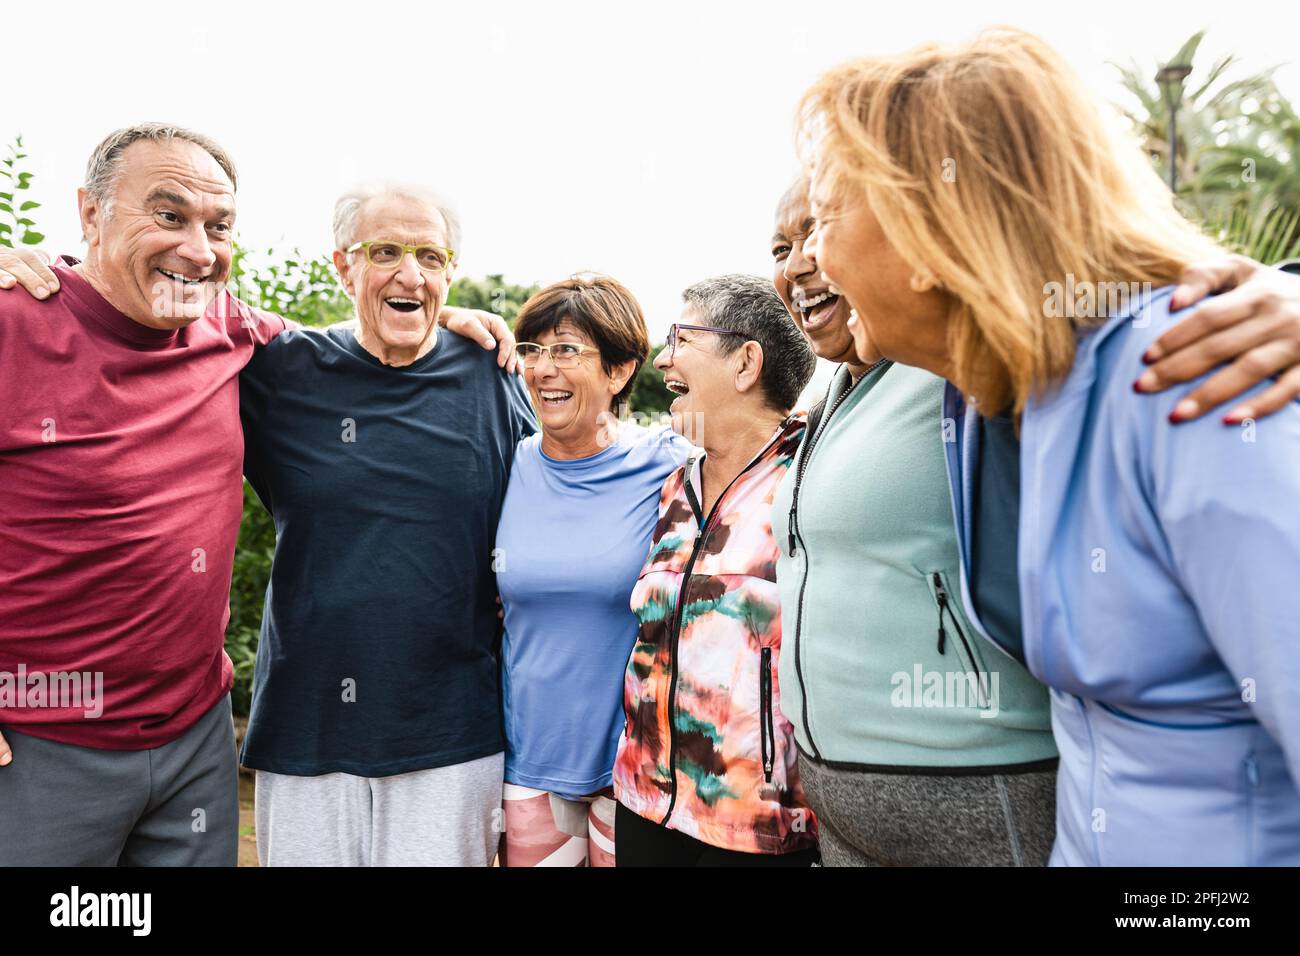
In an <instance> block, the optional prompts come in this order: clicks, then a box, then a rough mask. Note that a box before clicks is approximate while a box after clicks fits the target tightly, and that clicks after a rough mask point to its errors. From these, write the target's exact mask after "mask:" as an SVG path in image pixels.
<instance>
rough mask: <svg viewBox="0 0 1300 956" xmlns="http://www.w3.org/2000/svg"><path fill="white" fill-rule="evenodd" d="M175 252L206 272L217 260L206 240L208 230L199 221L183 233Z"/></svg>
mask: <svg viewBox="0 0 1300 956" xmlns="http://www.w3.org/2000/svg"><path fill="white" fill-rule="evenodd" d="M176 254H177V255H178V256H180V257H181V258H182V259H184V260H186V261H187V262H192V263H194V265H195V266H196V267H197V268H199V269H200V270H202V271H203V272H207V271H208V270H209V269H211V268H212V266H213V265H214V264H215V263H216V261H217V254H216V253H215V252H213V251H212V244H211V243H210V242H208V230H207V228H206V227H205V226H204V225H203V224H202V223H200V222H196V223H194V224H193V225H192V226H191V227H190V228H189V229H188V230H187V231H186V233H185V239H184V241H183V242H182V243H181V244H180V245H179V246H178V247H177V248H176Z"/></svg>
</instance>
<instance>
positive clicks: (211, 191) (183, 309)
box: [77, 140, 235, 329]
mask: <svg viewBox="0 0 1300 956" xmlns="http://www.w3.org/2000/svg"><path fill="white" fill-rule="evenodd" d="M119 162H120V163H121V169H122V172H121V175H120V176H119V177H118V179H117V181H116V183H115V184H114V185H113V187H112V188H113V193H112V199H111V201H110V202H109V203H108V204H107V208H105V207H104V206H103V205H102V204H101V203H100V202H99V201H98V200H97V199H96V198H95V197H94V196H92V195H91V194H90V193H89V192H88V191H87V190H85V189H82V190H79V191H78V193H77V200H78V205H79V207H80V212H81V226H82V231H83V232H84V234H85V236H86V243H87V246H88V252H87V254H86V262H85V265H84V267H83V271H84V273H85V276H86V278H87V280H88V281H89V282H90V283H91V285H92V286H94V287H95V288H96V289H97V290H98V291H99V292H100V293H101V294H102V295H103V296H104V297H105V298H106V299H108V301H109V302H110V303H111V304H112V305H113V306H114V307H115V308H116V309H117V310H118V311H119V312H121V313H122V314H123V315H126V316H127V317H129V318H131V319H133V320H135V321H136V322H139V323H140V324H141V325H145V326H148V327H150V328H155V329H177V328H181V327H183V326H186V325H189V324H190V323H191V322H193V321H194V320H195V319H197V318H199V317H200V316H201V315H203V313H204V311H205V310H206V309H207V307H208V305H209V303H211V302H212V300H213V299H214V298H215V297H216V295H217V294H218V293H219V292H220V291H221V288H222V286H224V285H225V282H226V279H227V278H228V277H229V275H230V263H231V257H232V254H233V247H232V234H233V229H234V221H235V195H234V186H233V184H232V183H231V182H230V177H228V176H227V175H226V173H225V171H224V170H223V169H222V168H221V166H220V165H219V164H218V163H217V161H216V160H215V159H213V158H212V156H211V155H210V154H209V153H208V152H207V150H205V149H203V148H202V147H201V146H198V145H196V144H194V143H190V142H186V141H184V140H171V141H152V140H141V141H139V142H135V143H132V144H131V145H130V146H128V147H126V148H125V149H124V150H122V154H121V156H120V157H119Z"/></svg>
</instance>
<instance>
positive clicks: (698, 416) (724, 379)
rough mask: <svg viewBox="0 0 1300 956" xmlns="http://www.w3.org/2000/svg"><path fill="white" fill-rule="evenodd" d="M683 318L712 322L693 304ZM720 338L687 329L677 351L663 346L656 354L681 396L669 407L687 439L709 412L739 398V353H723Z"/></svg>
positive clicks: (690, 321)
mask: <svg viewBox="0 0 1300 956" xmlns="http://www.w3.org/2000/svg"><path fill="white" fill-rule="evenodd" d="M680 321H681V323H682V324H683V325H708V324H709V323H708V322H705V321H704V320H703V317H702V316H701V315H700V312H699V310H698V309H697V308H696V307H695V306H693V305H688V306H686V307H685V308H684V309H683V310H682V317H681V320H680ZM719 338H720V336H719V335H718V333H716V332H700V331H698V330H695V329H687V330H685V331H683V332H679V333H678V336H677V348H676V350H675V351H674V350H673V349H663V350H662V351H660V353H659V354H658V356H656V357H655V361H654V366H655V368H657V369H658V370H659V371H661V372H663V375H664V384H665V385H666V386H667V387H668V390H669V391H670V392H674V393H675V394H676V395H677V398H675V399H673V403H672V404H671V405H669V406H668V411H669V412H671V413H672V420H673V430H674V431H675V432H677V433H678V434H679V435H684V436H686V437H687V438H692V436H697V435H698V430H697V427H696V425H695V423H696V422H699V421H702V416H704V414H705V413H706V412H709V413H712V412H714V411H716V410H718V409H722V408H725V407H727V406H728V405H729V404H731V403H733V402H734V401H735V399H736V387H735V377H736V376H735V369H734V365H735V362H734V361H733V360H734V359H735V358H736V353H733V354H731V355H722V354H721V353H720V352H719V349H718V339H719ZM694 440H698V438H696V439H694Z"/></svg>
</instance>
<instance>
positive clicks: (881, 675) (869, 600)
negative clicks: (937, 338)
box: [772, 362, 1056, 773]
mask: <svg viewBox="0 0 1300 956" xmlns="http://www.w3.org/2000/svg"><path fill="white" fill-rule="evenodd" d="M943 390H944V383H943V380H942V379H939V378H937V377H936V376H934V375H931V374H930V373H929V372H925V371H922V370H920V369H914V368H909V367H908V366H905V365H894V364H892V363H889V362H886V363H884V364H883V365H881V366H880V367H878V368H876V369H874V370H872V371H871V372H869V373H868V374H866V375H865V376H863V377H862V379H860V380H859V381H858V382H857V384H856V385H851V382H850V378H849V375H848V370H847V369H846V368H841V369H840V370H839V371H838V372H837V373H836V375H835V378H834V380H833V381H832V383H831V387H830V391H829V393H828V395H827V399H826V408H825V411H824V413H823V415H822V419H821V422H820V424H819V426H818V429H817V432H816V434H810V435H807V436H805V438H804V440H803V443H802V444H801V446H800V448H799V453H798V456H797V457H796V459H795V463H794V466H793V467H792V468H791V469H790V470H789V472H788V473H787V474H786V476H785V478H784V480H783V481H782V482H781V485H780V487H779V488H778V489H777V492H776V495H775V498H774V500H773V505H772V530H773V533H774V534H775V536H776V540H777V542H778V544H780V545H781V555H780V558H779V559H778V562H777V584H778V586H779V589H780V596H781V630H782V634H783V635H784V646H783V648H782V653H781V659H780V664H779V677H780V682H781V692H782V702H781V708H782V711H783V712H784V713H785V715H786V716H787V717H788V718H789V720H790V721H791V722H792V723H793V724H794V730H795V740H796V742H797V743H798V745H799V748H800V750H802V751H803V753H804V754H805V755H807V756H809V757H812V758H814V759H816V760H820V761H823V762H826V763H829V764H832V765H835V766H842V767H844V768H846V769H859V770H868V771H883V772H898V771H908V770H912V771H915V772H919V773H926V772H930V773H934V772H945V771H946V772H955V773H1005V772H1013V771H1015V770H1028V769H1046V768H1048V767H1050V766H1051V761H1052V760H1054V758H1055V757H1056V746H1055V744H1054V742H1053V740H1052V729H1051V718H1050V711H1049V705H1048V695H1047V690H1046V688H1045V687H1043V685H1042V684H1040V683H1038V681H1036V680H1035V679H1034V678H1033V677H1032V676H1031V675H1030V674H1029V672H1028V671H1026V670H1025V668H1024V667H1023V666H1022V665H1021V664H1020V663H1019V662H1018V661H1016V660H1014V659H1013V658H1011V657H1009V656H1008V655H1007V654H1005V653H1004V652H1003V651H1002V650H1001V649H1000V648H998V647H997V646H996V645H995V644H993V643H992V642H990V641H987V640H985V639H984V638H982V637H980V636H979V635H978V634H977V632H976V631H975V629H974V628H973V627H971V625H970V623H969V621H968V620H967V618H966V615H965V613H964V611H963V609H962V606H961V604H962V600H961V578H960V575H959V572H958V561H959V557H958V551H957V540H956V531H955V526H954V523H953V515H952V504H951V497H950V495H949V491H948V477H947V471H946V467H945V463H944V439H945V432H944V428H943V419H942V407H943ZM949 431H950V437H949V440H951V430H949ZM796 497H797V502H796Z"/></svg>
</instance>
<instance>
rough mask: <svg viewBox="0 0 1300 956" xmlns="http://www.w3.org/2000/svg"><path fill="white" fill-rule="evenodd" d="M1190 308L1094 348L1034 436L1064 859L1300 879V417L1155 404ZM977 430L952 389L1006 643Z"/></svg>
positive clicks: (1027, 530)
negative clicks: (1144, 382)
mask: <svg viewBox="0 0 1300 956" xmlns="http://www.w3.org/2000/svg"><path fill="white" fill-rule="evenodd" d="M1169 293H1170V290H1169V289H1163V290H1159V291H1157V292H1156V293H1154V294H1153V295H1152V296H1150V298H1149V300H1148V301H1147V302H1145V303H1139V304H1138V305H1137V306H1136V307H1135V310H1134V314H1135V315H1136V316H1137V318H1136V319H1133V318H1130V317H1129V316H1117V317H1112V318H1111V319H1110V320H1109V321H1108V322H1107V323H1106V325H1104V326H1103V327H1102V328H1100V329H1099V330H1098V331H1095V332H1092V333H1089V334H1088V335H1087V336H1086V337H1084V338H1083V339H1082V340H1081V341H1080V344H1079V349H1078V355H1077V358H1076V360H1075V364H1074V369H1073V371H1072V372H1071V374H1070V376H1069V378H1068V379H1067V380H1066V381H1065V382H1064V384H1063V385H1062V386H1061V387H1060V388H1059V389H1058V390H1055V391H1053V392H1051V393H1049V394H1047V395H1045V396H1043V397H1042V398H1041V399H1040V400H1037V401H1034V402H1031V403H1030V405H1029V407H1028V408H1027V410H1026V412H1025V415H1024V418H1023V421H1022V428H1021V460H1020V476H1021V502H1020V529H1019V578H1020V593H1021V610H1022V613H1023V620H1024V627H1023V642H1024V644H1023V654H1024V658H1025V661H1026V663H1027V664H1028V666H1029V669H1030V671H1031V672H1032V673H1033V674H1034V675H1035V676H1037V677H1038V678H1039V679H1040V680H1042V681H1043V682H1044V683H1046V684H1047V685H1048V686H1049V687H1050V688H1051V689H1052V690H1051V694H1052V728H1053V732H1054V734H1055V736H1056V744H1057V747H1058V748H1059V750H1060V754H1061V763H1060V770H1059V776H1058V781H1057V817H1056V827H1057V833H1056V845H1055V847H1054V849H1053V852H1052V863H1053V864H1054V865H1106V866H1112V865H1116V866H1144V865H1198V866H1220V865H1221V866H1253V865H1285V866H1296V865H1300V794H1298V793H1297V790H1296V785H1295V782H1294V781H1296V780H1300V593H1298V592H1300V403H1292V404H1291V405H1289V406H1288V407H1286V408H1285V409H1283V410H1282V411H1280V412H1278V413H1277V414H1276V415H1274V416H1272V417H1270V418H1267V419H1262V420H1260V421H1258V422H1253V423H1248V424H1247V425H1246V426H1243V427H1232V428H1230V427H1225V426H1224V425H1223V424H1222V423H1221V422H1220V420H1219V418H1218V417H1217V416H1215V415H1210V416H1207V417H1205V418H1202V419H1199V420H1197V421H1195V422H1190V423H1186V424H1182V425H1177V426H1175V425H1171V424H1170V423H1169V421H1168V415H1169V413H1170V412H1171V411H1172V409H1173V406H1174V405H1175V404H1176V403H1177V402H1178V400H1179V399H1180V398H1181V397H1182V395H1183V394H1185V390H1182V389H1173V390H1171V391H1169V392H1165V393H1162V394H1160V395H1152V396H1141V395H1135V394H1133V391H1132V383H1133V381H1134V380H1136V379H1137V377H1138V376H1139V375H1140V374H1141V372H1142V370H1143V364H1142V360H1141V356H1142V354H1143V352H1144V351H1145V350H1146V348H1147V346H1149V345H1150V344H1151V343H1152V342H1153V341H1154V340H1155V339H1156V338H1157V337H1159V335H1160V334H1161V332H1163V331H1164V330H1165V329H1166V328H1168V327H1169V326H1170V325H1172V324H1173V323H1174V320H1173V319H1171V317H1170V315H1169V309H1168V306H1169ZM1263 387H1264V386H1259V387H1258V388H1257V389H1256V390H1255V391H1259V390H1262V388H1263ZM973 415H974V412H973V411H972V410H970V409H966V408H965V407H964V406H963V404H962V401H961V398H960V396H959V395H958V394H957V393H956V391H955V390H954V389H952V388H951V387H950V388H949V389H948V392H947V394H946V396H945V416H946V417H947V418H948V419H949V423H948V424H949V427H950V428H951V429H952V434H953V437H954V438H955V441H954V442H952V443H950V444H949V445H948V446H947V452H948V456H947V457H948V467H949V481H950V487H951V489H952V491H953V501H954V513H955V514H956V516H957V525H958V529H957V530H958V539H959V541H960V543H961V545H962V551H963V562H962V564H963V574H962V597H963V600H964V601H965V602H966V607H967V615H968V617H970V618H971V621H972V623H973V624H974V626H975V627H976V628H977V629H978V630H979V631H980V632H981V633H983V634H984V636H985V637H986V638H987V636H988V635H987V633H986V632H985V631H984V628H983V627H982V625H981V624H980V622H979V620H978V617H977V616H976V615H975V614H974V613H973V609H972V608H971V601H970V595H969V588H968V585H967V581H966V574H967V573H968V571H969V565H970V525H971V515H972V514H973V512H974V502H973V501H972V500H971V490H970V489H971V480H972V478H973V476H974V474H975V468H976V465H977V462H978V455H979V449H978V448H977V447H975V446H976V442H975V436H976V435H977V434H978V431H977V430H976V429H974V428H973V427H972V426H973ZM1008 650H1010V651H1011V652H1012V653H1016V652H1017V651H1018V649H1016V648H1010V649H1008Z"/></svg>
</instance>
